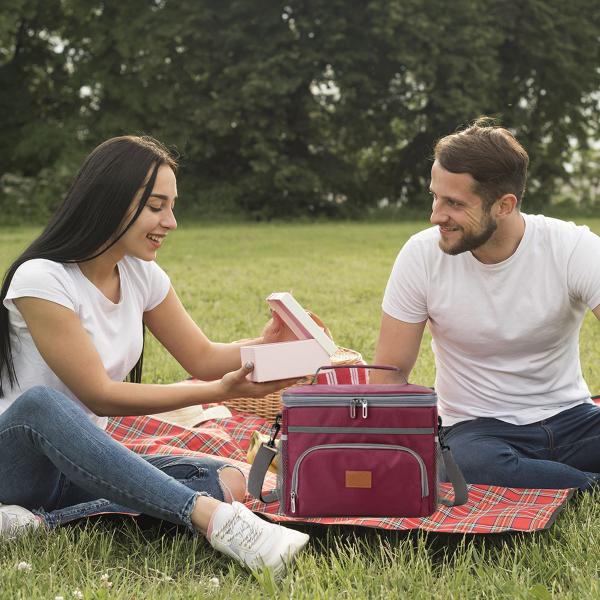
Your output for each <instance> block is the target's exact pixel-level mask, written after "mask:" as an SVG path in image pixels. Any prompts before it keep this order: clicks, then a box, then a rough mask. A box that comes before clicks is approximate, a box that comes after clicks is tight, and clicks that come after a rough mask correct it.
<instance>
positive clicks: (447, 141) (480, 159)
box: [434, 117, 529, 210]
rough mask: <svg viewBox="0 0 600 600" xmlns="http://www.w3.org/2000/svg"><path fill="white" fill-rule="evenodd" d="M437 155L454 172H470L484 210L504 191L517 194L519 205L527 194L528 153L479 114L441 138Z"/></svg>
mask: <svg viewBox="0 0 600 600" xmlns="http://www.w3.org/2000/svg"><path fill="white" fill-rule="evenodd" d="M434 157H435V159H436V160H437V161H438V162H439V163H440V165H441V166H442V167H443V168H444V169H446V171H450V172H451V173H469V175H471V176H472V177H473V179H475V182H476V183H475V188H474V190H473V191H474V192H475V193H476V194H477V195H479V196H481V198H482V199H483V206H484V208H485V210H489V209H490V208H491V206H492V204H493V203H494V202H495V201H496V200H498V198H500V197H502V196H504V194H514V195H515V196H516V197H517V206H519V207H520V206H521V200H522V199H523V195H524V194H525V184H526V181H527V167H528V165H529V156H528V155H527V152H525V149H524V148H523V146H521V144H519V142H518V141H517V140H516V139H515V137H514V136H513V134H512V133H510V131H508V130H507V129H504V128H503V127H499V126H497V125H493V121H492V120H491V119H489V118H488V117H480V118H479V119H477V120H476V121H475V122H474V123H473V124H471V125H470V126H469V127H467V128H466V129H463V130H462V131H459V132H457V133H453V134H451V135H447V136H446V137H443V138H441V139H440V140H439V141H438V143H437V144H436V145H435V150H434Z"/></svg>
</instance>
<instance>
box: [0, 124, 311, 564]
mask: <svg viewBox="0 0 600 600" xmlns="http://www.w3.org/2000/svg"><path fill="white" fill-rule="evenodd" d="M175 172H176V163H175V160H174V159H173V157H172V156H171V155H170V154H169V153H168V152H167V150H166V149H165V148H163V147H162V146H161V145H160V144H159V143H158V142H156V141H155V140H152V139H151V138H145V137H132V136H125V137H117V138H113V139H110V140H108V141H106V142H104V143H103V144H101V145H100V146H98V147H97V148H96V149H95V150H94V151H93V152H92V153H91V154H90V156H89V157H88V158H87V159H86V161H85V162H84V164H83V166H82V168H81V170H80V171H79V173H78V175H77V177H76V179H75V181H74V183H73V185H72V186H71V189H70V190H69V192H68V195H67V197H66V199H65V201H64V202H63V204H62V206H60V208H59V209H58V210H57V212H56V214H55V215H54V217H53V218H52V220H51V221H50V223H49V224H48V226H47V227H46V228H45V230H44V231H43V233H42V234H41V235H40V236H39V237H38V238H37V239H36V240H35V241H34V242H33V243H32V244H31V245H30V246H29V247H28V248H27V249H26V250H25V252H23V254H21V256H19V258H17V260H16V261H15V262H14V263H13V264H12V266H11V267H10V268H9V270H8V272H7V274H6V276H5V279H4V284H3V286H2V291H1V295H0V298H1V300H2V303H1V304H2V306H1V307H0V374H1V378H0V413H1V414H0V456H1V457H2V458H1V459H0V503H2V504H4V506H0V536H2V535H4V536H14V535H17V534H19V533H21V532H24V531H26V530H27V529H29V528H35V527H39V526H40V525H42V526H45V527H47V528H53V527H55V526H57V525H59V524H61V523H65V522H68V521H70V520H73V519H76V518H81V517H83V516H87V515H91V514H97V513H106V512H123V511H125V512H127V511H129V512H133V511H135V512H141V513H144V514H148V515H152V516H154V517H158V518H161V519H165V520H167V521H171V522H173V523H177V524H183V525H187V526H188V527H189V528H190V529H191V530H193V531H196V532H200V533H202V534H204V535H206V537H207V539H208V540H209V542H210V543H211V544H212V546H213V547H215V548H216V549H218V550H220V551H221V552H224V553H225V554H228V555H230V556H232V557H234V558H236V559H237V560H239V561H240V562H241V563H243V564H245V565H246V566H248V567H250V568H259V567H261V566H267V567H270V568H273V569H274V570H275V571H276V572H279V571H280V570H281V569H282V568H283V567H284V563H285V562H286V561H287V560H290V559H291V558H292V557H293V556H294V554H295V553H296V552H297V551H299V550H300V549H301V548H302V547H303V546H304V545H305V544H306V542H307V541H308V536H307V535H306V534H303V533H301V532H298V531H294V530H290V529H286V528H283V527H280V526H277V525H274V524H272V523H268V522H266V521H263V520H262V519H260V518H259V517H257V516H256V515H254V514H253V513H252V512H251V511H249V510H248V509H247V508H246V507H245V506H243V505H242V504H240V503H239V502H238V501H241V500H242V499H243V498H244V494H245V480H244V476H243V475H242V474H241V472H239V470H238V469H236V468H235V467H233V466H231V465H228V464H227V463H225V462H223V461H220V460H216V459H212V458H210V457H203V458H190V457H165V456H144V457H142V456H139V455H136V454H134V453H133V452H130V451H129V450H128V449H126V448H125V447H124V446H122V445H121V444H119V443H118V442H116V441H115V440H113V439H112V438H111V437H110V436H109V435H108V434H106V432H105V431H104V428H105V426H106V421H107V416H117V415H145V414H151V413H158V412H163V411H168V410H173V409H177V408H182V407H185V406H191V405H194V404H201V403H205V402H218V401H221V400H226V399H228V398H234V397H242V396H245V397H251V396H252V397H261V396H264V395H266V394H268V393H271V392H273V391H276V390H277V389H279V388H281V387H284V386H285V385H289V384H290V382H289V381H282V382H275V383H264V384H256V383H252V382H251V381H249V380H248V379H247V378H246V376H247V375H248V373H250V371H251V370H252V365H245V366H244V367H242V368H240V344H218V343H214V342H211V341H209V340H208V338H207V337H206V336H205V335H204V334H203V333H202V331H201V330H200V329H199V328H198V326H197V325H196V324H195V323H194V322H193V321H192V319H191V318H190V316H189V315H188V314H187V312H186V311H185V309H184V308H183V306H182V304H181V302H180V301H179V299H178V297H177V295H176V293H175V291H174V290H173V288H172V287H171V285H170V283H169V279H168V277H167V275H166V274H165V273H164V271H162V269H160V267H158V265H157V264H156V263H155V262H154V259H155V257H156V252H157V251H158V249H159V248H160V247H161V245H162V244H163V243H164V242H165V239H166V237H167V235H168V234H169V233H170V232H171V231H173V230H174V229H175V228H176V226H177V224H176V221H175V217H174V214H173V209H174V206H175V201H176V197H177V186H176V179H175ZM144 326H145V327H148V329H149V330H150V331H151V332H152V334H153V335H154V336H155V337H156V338H157V339H158V340H159V341H160V342H161V343H162V344H163V345H164V346H165V348H166V349H167V350H168V351H169V352H170V353H171V354H172V355H173V356H174V357H175V358H176V359H177V360H178V361H179V363H180V364H181V365H182V366H183V367H184V368H185V369H186V370H187V371H188V372H189V373H190V374H192V375H194V376H195V377H198V378H199V379H202V380H205V381H207V383H203V384H198V385H193V386H182V385H151V384H141V383H140V378H141V370H142V358H143V330H144ZM288 333H289V332H286V331H285V326H284V325H283V324H282V322H281V321H279V320H278V319H277V318H274V320H273V321H271V322H270V323H269V324H267V326H266V327H265V330H264V331H263V335H262V336H261V338H259V339H258V340H253V341H252V342H247V343H263V342H265V343H266V342H275V341H279V340H283V339H285V336H286V335H287V334H288ZM128 374H129V377H128V379H129V381H128V382H126V381H124V379H125V378H126V376H127V375H128ZM230 502H232V504H229V503H230ZM7 505H10V506H7ZM125 507H127V508H125Z"/></svg>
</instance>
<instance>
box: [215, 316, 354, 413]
mask: <svg viewBox="0 0 600 600" xmlns="http://www.w3.org/2000/svg"><path fill="white" fill-rule="evenodd" d="M311 316H312V317H313V319H315V317H314V315H311ZM315 321H317V319H315ZM317 322H319V321H317ZM325 329H326V328H325ZM326 331H327V329H326ZM363 362H364V361H363V358H362V356H361V354H360V352H356V350H350V349H348V348H338V350H337V352H336V353H335V354H334V355H333V356H332V357H331V364H332V365H336V366H340V367H342V366H345V365H360V364H362V363H363ZM307 381H309V379H308V378H305V379H302V380H301V381H299V382H298V383H295V384H294V385H303V384H305V383H306V382H307ZM292 387H294V386H292ZM285 389H289V388H285ZM285 389H283V390H279V391H278V392H275V393H273V394H268V395H267V396H264V397H262V398H234V399H233V400H227V401H226V402H224V403H223V404H225V406H228V407H229V408H233V409H234V410H237V411H239V412H244V413H250V414H253V415H258V416H259V417H263V419H266V420H267V421H274V420H275V416H276V415H277V413H280V412H281V394H282V393H283V392H284V391H285Z"/></svg>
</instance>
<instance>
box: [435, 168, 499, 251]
mask: <svg viewBox="0 0 600 600" xmlns="http://www.w3.org/2000/svg"><path fill="white" fill-rule="evenodd" d="M474 186H475V180H474V179H473V177H472V176H471V175H470V174H469V173H451V172H450V171H446V169H444V168H443V167H442V166H441V165H440V164H439V163H438V161H437V160H436V161H435V162H434V163H433V167H432V168H431V185H430V186H429V190H430V191H431V195H432V196H433V205H432V209H431V223H432V224H433V225H438V226H439V231H440V242H439V245H440V249H441V250H442V251H443V252H445V253H446V254H452V255H456V254H461V253H462V252H468V251H470V250H475V249H476V248H479V247H480V246H483V244H485V243H486V242H487V241H488V240H489V239H490V238H491V237H492V235H493V233H494V231H496V228H497V226H498V225H497V223H496V220H495V219H494V218H493V217H492V215H491V214H490V213H489V212H486V211H485V210H484V208H483V200H482V199H481V197H480V196H478V195H477V194H475V192H473V189H474Z"/></svg>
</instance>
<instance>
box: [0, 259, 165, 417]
mask: <svg viewBox="0 0 600 600" xmlns="http://www.w3.org/2000/svg"><path fill="white" fill-rule="evenodd" d="M117 266H118V269H119V276H120V280H121V298H120V300H119V302H118V303H117V304H115V303H113V302H112V301H110V300H109V299H108V298H107V297H106V296H104V294H102V292H101V291H100V290H99V289H98V288H97V287H96V286H95V285H94V284H93V283H92V282H91V281H90V280H89V279H87V277H85V275H84V274H83V273H82V272H81V270H80V269H79V266H78V265H77V264H62V263H57V262H53V261H50V260H45V259H34V260H29V261H27V262H25V263H23V264H22V265H21V266H20V267H19V268H18V269H17V271H16V272H15V274H14V277H13V279H12V281H11V284H10V287H9V289H8V293H7V295H6V298H5V300H4V306H6V308H7V309H8V312H9V328H10V344H11V349H12V355H13V361H14V366H15V372H16V375H17V378H18V382H19V385H18V386H15V387H14V388H13V389H12V390H11V389H10V387H9V385H8V381H4V380H3V387H4V389H5V390H7V392H6V393H5V396H4V398H0V413H2V412H4V411H5V410H6V409H7V408H8V407H9V406H10V404H11V403H12V402H14V401H15V399H16V398H17V397H18V396H19V395H20V394H22V393H23V392H25V391H27V390H28V389H29V388H32V387H34V386H36V385H44V386H48V387H51V388H54V389H55V390H59V391H61V392H63V393H64V394H66V395H67V396H69V397H70V398H72V399H73V400H75V401H76V402H78V403H79V404H81V405H82V406H83V408H84V409H85V410H86V412H87V413H88V414H89V415H90V418H91V419H92V420H93V421H94V422H95V423H96V424H97V425H98V426H99V427H101V428H105V427H106V422H107V419H106V417H99V416H97V415H95V414H94V413H92V412H91V411H90V410H89V409H88V408H87V407H85V406H84V405H83V404H82V403H81V402H79V400H78V399H77V398H76V397H75V396H74V395H73V394H72V393H71V391H70V390H69V389H68V388H67V386H66V385H65V384H64V383H63V382H62V381H61V380H60V379H59V378H58V377H57V376H56V375H55V373H54V372H53V371H52V370H51V369H50V367H49V366H48V365H47V364H46V362H45V361H44V359H43V358H42V357H41V355H40V353H39V352H38V350H37V348H36V346H35V344H34V342H33V339H32V338H31V334H30V332H29V329H28V328H27V324H26V323H25V321H24V320H23V317H22V316H21V313H20V312H19V311H18V309H17V307H16V306H15V304H14V303H13V302H12V300H13V299H15V298H22V297H25V296H31V297H34V298H42V299H44V300H50V301H52V302H56V303H57V304H60V305H62V306H65V307H67V308H68V309H70V310H72V311H73V312H74V313H75V314H76V315H77V316H78V317H79V319H80V321H81V324H82V325H83V328H84V329H85V330H86V331H87V333H88V335H89V336H90V338H91V340H92V342H93V344H94V346H95V347H96V350H97V351H98V353H99V355H100V358H101V359H102V363H103V364H104V368H105V369H106V372H107V373H108V376H109V377H110V378H111V379H113V380H114V381H123V380H124V379H125V377H126V376H127V375H128V374H129V372H130V371H131V369H132V368H133V367H134V366H135V364H136V362H137V361H138V359H139V357H140V353H141V351H142V343H143V340H142V318H143V313H144V312H145V311H147V310H151V309H153V308H155V307H156V306H158V304H160V303H161V302H162V301H163V300H164V299H165V297H166V295H167V293H168V291H169V288H170V282H169V278H168V276H167V274H166V273H165V272H164V271H163V270H162V269H161V268H160V267H159V266H158V265H157V264H156V263H155V262H146V261H142V260H139V259H137V258H131V257H125V258H123V260H121V261H120V262H119V263H118V265H117Z"/></svg>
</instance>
